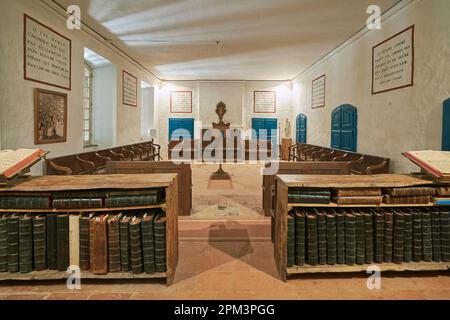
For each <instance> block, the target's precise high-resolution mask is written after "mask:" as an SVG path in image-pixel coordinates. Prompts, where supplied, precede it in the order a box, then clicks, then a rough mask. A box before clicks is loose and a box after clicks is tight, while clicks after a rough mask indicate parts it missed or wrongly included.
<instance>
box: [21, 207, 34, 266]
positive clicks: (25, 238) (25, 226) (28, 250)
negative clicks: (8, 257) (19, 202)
mask: <svg viewBox="0 0 450 320" xmlns="http://www.w3.org/2000/svg"><path fill="white" fill-rule="evenodd" d="M32 221H33V220H32V218H31V217H30V216H29V215H24V216H21V217H20V219H19V266H20V272H21V273H30V272H32V271H33V222H32Z"/></svg>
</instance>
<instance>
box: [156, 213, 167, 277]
mask: <svg viewBox="0 0 450 320" xmlns="http://www.w3.org/2000/svg"><path fill="white" fill-rule="evenodd" d="M153 232H154V234H155V264H156V272H166V271H167V256H166V254H167V251H166V216H165V213H164V212H161V213H160V214H158V215H156V217H155V220H154V222H153Z"/></svg>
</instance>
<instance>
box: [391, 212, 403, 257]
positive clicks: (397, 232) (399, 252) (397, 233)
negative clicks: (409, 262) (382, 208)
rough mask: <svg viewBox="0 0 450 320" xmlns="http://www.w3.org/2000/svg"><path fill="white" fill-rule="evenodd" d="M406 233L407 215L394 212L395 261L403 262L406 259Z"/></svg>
mask: <svg viewBox="0 0 450 320" xmlns="http://www.w3.org/2000/svg"><path fill="white" fill-rule="evenodd" d="M404 235H405V217H404V216H403V214H402V213H400V212H398V211H396V212H395V214H394V256H393V261H394V263H397V264H401V263H403V260H404V245H405V242H404Z"/></svg>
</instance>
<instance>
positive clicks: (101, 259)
mask: <svg viewBox="0 0 450 320" xmlns="http://www.w3.org/2000/svg"><path fill="white" fill-rule="evenodd" d="M93 231H94V233H95V237H94V242H93V244H92V245H93V249H94V250H93V255H92V260H91V270H92V273H94V274H98V275H102V274H107V273H108V240H107V238H108V235H107V230H106V222H105V218H104V217H98V218H95V219H94V228H93Z"/></svg>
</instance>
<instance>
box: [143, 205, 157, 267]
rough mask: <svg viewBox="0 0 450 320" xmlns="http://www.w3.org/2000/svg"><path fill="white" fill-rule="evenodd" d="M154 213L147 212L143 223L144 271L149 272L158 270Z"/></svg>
mask: <svg viewBox="0 0 450 320" xmlns="http://www.w3.org/2000/svg"><path fill="white" fill-rule="evenodd" d="M153 220H154V213H146V214H145V215H144V217H143V219H142V223H141V233H142V252H143V260H144V272H145V273H147V274H150V273H153V272H155V271H156V269H155V268H156V267H155V240H154V233H153V228H154V226H153Z"/></svg>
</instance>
